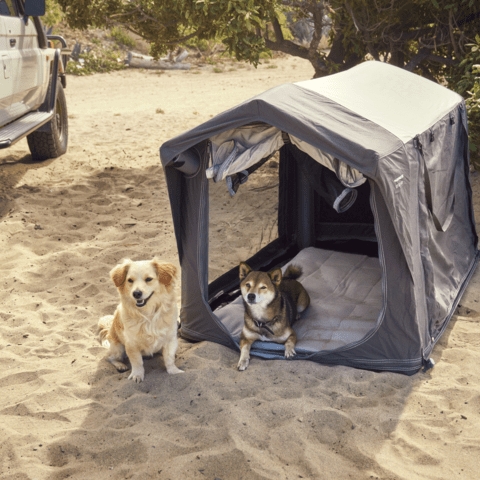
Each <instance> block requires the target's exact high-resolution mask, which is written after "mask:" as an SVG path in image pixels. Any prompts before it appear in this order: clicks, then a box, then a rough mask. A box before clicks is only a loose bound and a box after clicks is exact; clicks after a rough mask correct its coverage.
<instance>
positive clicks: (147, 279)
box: [145, 277, 153, 282]
mask: <svg viewBox="0 0 480 480" xmlns="http://www.w3.org/2000/svg"><path fill="white" fill-rule="evenodd" d="M152 280H153V278H150V277H148V278H146V279H145V281H146V282H151V281H152Z"/></svg>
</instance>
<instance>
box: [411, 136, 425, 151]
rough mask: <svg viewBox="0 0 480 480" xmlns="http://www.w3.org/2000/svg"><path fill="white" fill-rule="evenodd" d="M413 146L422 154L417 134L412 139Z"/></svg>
mask: <svg viewBox="0 0 480 480" xmlns="http://www.w3.org/2000/svg"><path fill="white" fill-rule="evenodd" d="M413 146H414V147H415V148H416V149H417V150H418V151H419V152H420V153H421V154H422V155H423V145H422V142H420V138H419V137H418V135H417V136H416V137H415V138H414V139H413Z"/></svg>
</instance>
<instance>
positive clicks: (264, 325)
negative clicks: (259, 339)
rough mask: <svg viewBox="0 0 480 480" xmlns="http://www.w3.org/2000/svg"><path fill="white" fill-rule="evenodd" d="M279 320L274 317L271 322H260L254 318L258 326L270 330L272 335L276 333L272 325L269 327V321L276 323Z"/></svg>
mask: <svg viewBox="0 0 480 480" xmlns="http://www.w3.org/2000/svg"><path fill="white" fill-rule="evenodd" d="M276 321H277V317H273V320H270V321H269V322H265V323H264V322H260V321H258V320H253V323H254V324H255V326H256V327H257V328H260V329H262V328H264V329H265V330H266V331H267V332H269V333H270V334H272V335H275V333H274V332H273V331H272V329H271V328H270V327H267V323H275V322H276Z"/></svg>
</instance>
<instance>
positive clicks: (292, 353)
mask: <svg viewBox="0 0 480 480" xmlns="http://www.w3.org/2000/svg"><path fill="white" fill-rule="evenodd" d="M296 354H297V352H296V351H295V349H294V348H293V347H288V348H285V358H293V357H294V356H295V355H296Z"/></svg>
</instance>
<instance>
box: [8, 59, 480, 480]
mask: <svg viewBox="0 0 480 480" xmlns="http://www.w3.org/2000/svg"><path fill="white" fill-rule="evenodd" d="M272 66H274V67H276V68H272ZM230 68H234V70H230ZM195 72H200V73H195ZM312 74H313V70H312V68H311V67H310V65H309V64H308V63H307V62H304V61H302V60H299V59H294V58H291V57H283V58H277V59H273V60H271V61H270V63H268V64H262V65H260V66H259V68H258V69H257V70H255V69H253V68H252V67H248V66H247V67H245V66H244V67H243V68H239V67H238V66H233V65H232V66H228V67H226V68H225V69H224V71H223V72H222V73H215V72H214V71H213V70H212V69H211V68H210V67H209V68H204V69H202V70H194V71H187V72H186V71H171V72H166V73H163V74H159V73H158V72H153V71H143V72H142V71H133V70H129V71H121V72H117V73H113V74H104V75H96V76H91V77H68V86H67V89H66V95H67V102H68V109H69V119H70V127H69V128H70V143H69V149H68V152H67V153H66V154H65V155H64V156H62V157H61V158H58V159H55V160H49V161H46V162H42V163H33V162H32V161H31V157H30V155H29V152H28V148H27V144H26V141H25V140H23V141H21V142H19V143H18V144H17V145H15V146H14V147H13V148H11V149H9V150H4V151H2V153H1V156H0V274H1V275H0V285H1V290H0V319H1V323H0V334H1V343H0V365H1V367H2V370H1V373H0V414H1V424H0V479H22V480H23V479H37V480H44V479H54V480H56V479H65V478H72V479H95V480H104V479H136V480H137V479H138V480H140V479H142V480H144V479H145V480H146V479H159V480H167V479H170V480H178V479H201V480H215V479H220V480H237V479H238V480H239V479H243V480H256V479H288V480H291V479H300V478H303V479H356V480H361V479H370V478H373V479H383V480H386V479H389V480H393V479H395V480H397V479H398V480H400V479H405V480H414V479H421V480H425V479H435V480H438V479H446V480H447V479H448V480H451V479H454V478H459V479H474V478H478V475H479V473H478V471H479V467H480V460H479V458H480V433H479V432H480V415H479V413H480V368H479V365H480V325H479V316H480V305H479V304H478V301H479V298H480V294H479V288H478V287H479V285H480V271H478V272H477V273H476V274H475V276H474V277H473V280H472V282H471V284H470V286H469V288H468V289H467V291H466V293H465V295H464V298H463V299H462V301H461V307H460V308H459V309H458V311H457V315H455V316H454V317H453V319H452V322H451V323H450V325H449V327H448V329H447V330H446V332H445V334H444V335H443V337H442V339H441V341H440V342H439V343H438V344H437V346H436V347H435V349H434V351H433V359H434V360H435V362H436V366H435V367H434V368H433V369H432V370H430V371H429V372H427V373H424V372H419V373H417V374H416V375H414V376H411V377H407V376H403V375H398V374H394V373H373V372H369V371H362V370H355V369H351V368H346V367H328V366H323V365H318V364H315V363H313V362H308V361H289V362H287V361H266V360H262V359H258V358H253V359H252V362H251V365H250V367H249V368H248V370H247V371H246V372H238V371H237V370H236V368H235V367H236V363H237V360H238V353H237V352H235V351H233V350H230V349H228V348H226V347H223V346H220V345H217V344H214V343H198V344H190V343H187V342H185V341H183V340H181V341H180V346H179V350H178V352H177V366H178V367H180V368H181V369H183V370H185V373H184V374H181V375H175V376H171V375H168V374H167V373H166V371H165V369H164V365H163V360H162V359H161V356H158V355H157V356H155V357H153V358H150V359H146V360H145V367H146V378H145V382H143V383H141V384H135V383H133V382H132V381H129V380H128V379H127V377H128V372H127V373H123V374H120V373H118V372H117V371H116V370H115V369H114V368H113V366H112V365H110V364H109V363H108V362H106V361H105V353H106V350H105V349H104V348H102V347H101V346H100V345H99V344H98V343H97V341H96V339H95V336H94V328H95V325H96V323H97V321H98V319H99V317H101V316H102V315H106V314H111V313H113V310H114V308H115V305H116V304H117V301H118V296H117V292H116V290H115V287H114V285H113V283H112V282H111V281H110V279H109V276H108V273H109V271H110V269H111V268H112V267H113V266H114V265H115V264H116V263H118V262H119V261H120V260H121V259H123V258H126V257H130V258H132V259H134V260H139V259H146V258H151V257H152V256H153V255H154V254H156V255H158V256H160V257H161V258H162V259H165V260H168V261H172V262H173V263H175V264H177V265H178V258H177V251H176V244H175V238H174V233H173V227H172V219H171V214H170V208H169V202H168V199H167V194H166V186H165V181H164V177H163V172H162V167H161V165H160V164H159V156H158V148H159V147H160V145H161V144H162V143H163V142H165V141H166V140H168V139H170V138H172V137H173V136H175V135H177V134H179V133H181V132H183V131H185V130H187V129H189V128H191V127H193V126H195V125H197V124H199V123H201V122H203V121H205V120H207V119H208V118H210V117H211V116H213V115H215V114H217V113H219V112H221V111H223V110H225V109H227V108H229V107H231V106H233V105H236V104H237V103H239V102H241V101H243V100H245V99H247V98H249V97H251V96H253V95H255V94H257V93H260V92H262V91H264V90H266V89H268V88H270V87H273V86H275V85H278V84H281V83H284V82H292V81H300V80H305V79H308V78H311V77H312ZM157 112H158V113H157ZM162 112H163V113H162ZM472 182H473V188H474V195H475V208H476V211H477V218H480V179H479V176H478V174H476V173H475V174H473V175H472Z"/></svg>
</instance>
